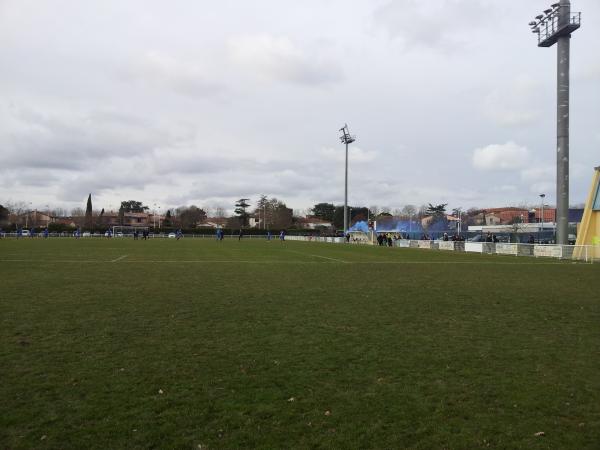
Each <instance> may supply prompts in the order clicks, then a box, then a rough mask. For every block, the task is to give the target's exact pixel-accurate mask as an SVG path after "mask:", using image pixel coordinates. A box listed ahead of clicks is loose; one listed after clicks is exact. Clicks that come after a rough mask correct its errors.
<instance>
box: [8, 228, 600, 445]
mask: <svg viewBox="0 0 600 450" xmlns="http://www.w3.org/2000/svg"><path fill="white" fill-rule="evenodd" d="M124 255H127V256H126V257H123V256H124ZM111 261H114V262H111ZM0 274H1V275H0V277H1V291H0V292H1V295H0V381H1V383H0V448H3V449H20V448H55V449H70V448H77V449H83V448H86V449H88V448H98V449H118V448H184V449H186V448H187V449H197V448H198V446H200V445H201V446H202V448H205V447H206V448H215V449H217V448H226V449H232V448H263V449H275V448H281V449H287V448H327V449H329V448H386V449H397V448H414V449H475V448H502V449H505V448H511V449H512V448H522V449H542V448H544V449H546V448H549V449H550V448H551V449H597V448H599V447H600V266H598V265H586V264H573V263H563V262H558V261H553V260H549V259H533V258H514V257H500V256H489V255H472V254H454V253H450V252H448V253H447V252H437V251H428V250H416V249H415V250H411V249H390V248H381V247H359V246H345V245H333V244H318V243H300V242H285V243H280V242H277V241H273V242H266V241H257V240H245V241H242V242H238V241H237V240H225V241H224V242H222V243H216V242H214V241H213V240H209V239H206V240H192V239H189V238H186V239H183V240H181V241H175V240H172V239H169V240H156V241H147V242H144V241H139V242H135V241H132V240H122V239H113V240H104V239H99V240H79V241H75V240H73V239H49V240H38V239H31V240H29V239H24V240H21V241H16V240H8V239H4V240H0ZM160 391H162V394H161V393H160ZM540 431H543V432H544V433H545V435H544V436H534V434H535V433H537V432H540Z"/></svg>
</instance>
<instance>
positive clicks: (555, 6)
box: [550, 3, 560, 8]
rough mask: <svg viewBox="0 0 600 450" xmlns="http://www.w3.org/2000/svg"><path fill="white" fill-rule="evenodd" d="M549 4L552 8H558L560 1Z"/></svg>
mask: <svg viewBox="0 0 600 450" xmlns="http://www.w3.org/2000/svg"><path fill="white" fill-rule="evenodd" d="M550 6H552V7H553V8H558V7H559V6H560V3H552V4H551V5H550Z"/></svg>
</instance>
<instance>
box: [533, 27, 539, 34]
mask: <svg viewBox="0 0 600 450" xmlns="http://www.w3.org/2000/svg"><path fill="white" fill-rule="evenodd" d="M531 32H532V33H537V34H540V29H539V28H534V29H533V30H531Z"/></svg>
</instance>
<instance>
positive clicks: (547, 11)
mask: <svg viewBox="0 0 600 450" xmlns="http://www.w3.org/2000/svg"><path fill="white" fill-rule="evenodd" d="M551 12H552V10H551V9H545V10H544V14H550V13H551Z"/></svg>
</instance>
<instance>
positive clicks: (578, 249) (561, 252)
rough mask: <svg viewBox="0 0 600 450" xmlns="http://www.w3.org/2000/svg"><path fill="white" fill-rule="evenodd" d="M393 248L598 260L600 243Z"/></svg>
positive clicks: (410, 243) (406, 243)
mask: <svg viewBox="0 0 600 450" xmlns="http://www.w3.org/2000/svg"><path fill="white" fill-rule="evenodd" d="M286 239H288V240H294V241H314V242H331V243H344V242H345V241H344V239H343V238H315V237H312V238H310V237H306V236H287V237H286ZM351 244H371V243H370V242H369V241H352V242H351ZM393 246H394V247H400V248H419V249H428V250H440V251H453V252H467V253H482V254H490V255H507V256H532V257H536V258H537V257H547V258H557V259H566V260H575V261H585V262H590V263H592V262H600V245H553V244H505V243H492V242H464V241H415V240H407V239H399V240H396V241H393Z"/></svg>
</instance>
